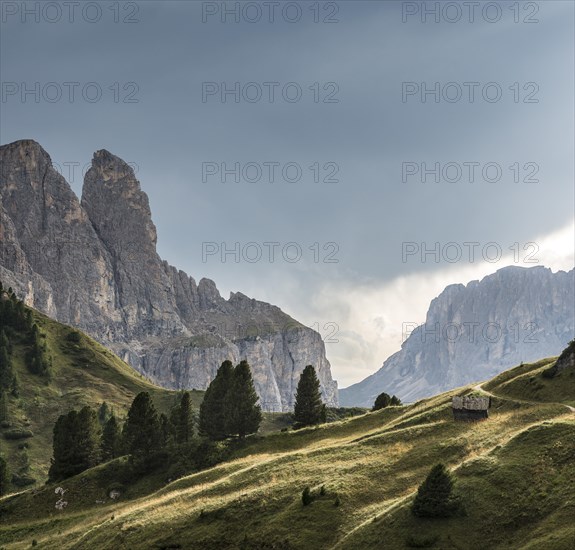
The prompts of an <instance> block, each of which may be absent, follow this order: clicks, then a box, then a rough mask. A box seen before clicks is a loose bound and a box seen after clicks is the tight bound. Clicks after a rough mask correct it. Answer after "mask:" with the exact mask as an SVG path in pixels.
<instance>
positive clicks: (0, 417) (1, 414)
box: [0, 388, 10, 422]
mask: <svg viewBox="0 0 575 550" xmlns="http://www.w3.org/2000/svg"><path fill="white" fill-rule="evenodd" d="M9 418H10V411H9V409H8V395H7V394H6V391H5V390H3V389H1V388H0V422H4V421H5V420H8V419H9Z"/></svg>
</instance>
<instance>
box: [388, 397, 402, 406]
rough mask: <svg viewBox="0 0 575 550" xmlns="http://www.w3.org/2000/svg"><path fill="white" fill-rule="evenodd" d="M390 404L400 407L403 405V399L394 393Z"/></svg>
mask: <svg viewBox="0 0 575 550" xmlns="http://www.w3.org/2000/svg"><path fill="white" fill-rule="evenodd" d="M389 404H390V405H391V406H392V407H399V406H400V405H401V399H399V397H396V396H395V395H392V396H391V399H390V400H389Z"/></svg>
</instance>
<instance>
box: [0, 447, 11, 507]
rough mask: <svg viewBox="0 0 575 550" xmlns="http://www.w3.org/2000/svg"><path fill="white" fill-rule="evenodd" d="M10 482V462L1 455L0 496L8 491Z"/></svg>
mask: <svg viewBox="0 0 575 550" xmlns="http://www.w3.org/2000/svg"><path fill="white" fill-rule="evenodd" d="M9 483H10V474H9V472H8V463H7V462H6V459H5V458H4V457H3V456H2V455H0V497H1V496H2V495H5V494H6V493H7V492H8V484H9Z"/></svg>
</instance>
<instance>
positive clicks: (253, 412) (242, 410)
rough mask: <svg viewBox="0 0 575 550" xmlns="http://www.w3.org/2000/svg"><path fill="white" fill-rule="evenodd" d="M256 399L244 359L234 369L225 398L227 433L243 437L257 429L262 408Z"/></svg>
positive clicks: (260, 419) (247, 365)
mask: <svg viewBox="0 0 575 550" xmlns="http://www.w3.org/2000/svg"><path fill="white" fill-rule="evenodd" d="M258 401H259V397H258V394H257V393H256V390H255V388H254V381H253V379H252V373H251V369H250V366H249V364H248V362H247V361H245V360H244V361H242V362H241V363H240V364H239V365H237V366H236V368H235V369H234V375H233V379H232V384H231V386H230V391H229V392H228V396H227V399H226V407H225V408H226V410H227V414H226V416H227V419H228V430H227V431H228V433H230V434H234V435H239V437H240V438H241V439H243V438H244V437H245V436H246V435H248V434H252V433H255V432H257V431H258V429H259V427H260V423H261V421H262V410H261V407H260V406H259V405H258Z"/></svg>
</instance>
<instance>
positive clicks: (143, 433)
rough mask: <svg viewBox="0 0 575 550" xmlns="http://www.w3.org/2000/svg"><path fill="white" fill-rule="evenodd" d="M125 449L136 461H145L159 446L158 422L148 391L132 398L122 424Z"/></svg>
mask: <svg viewBox="0 0 575 550" xmlns="http://www.w3.org/2000/svg"><path fill="white" fill-rule="evenodd" d="M124 441H125V443H126V450H127V451H128V453H129V454H131V455H132V458H133V459H134V460H136V461H145V460H146V459H147V458H149V457H150V456H151V455H153V454H155V453H156V452H157V451H158V449H159V446H160V423H159V419H158V413H157V412H156V407H154V404H153V403H152V398H151V397H150V394H149V393H148V392H141V393H139V394H138V395H136V397H135V398H134V401H133V402H132V406H131V407H130V410H129V411H128V418H127V419H126V423H125V424H124Z"/></svg>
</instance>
